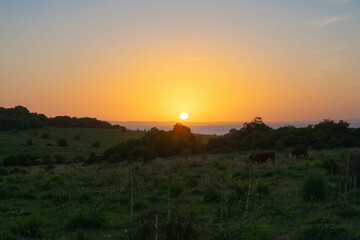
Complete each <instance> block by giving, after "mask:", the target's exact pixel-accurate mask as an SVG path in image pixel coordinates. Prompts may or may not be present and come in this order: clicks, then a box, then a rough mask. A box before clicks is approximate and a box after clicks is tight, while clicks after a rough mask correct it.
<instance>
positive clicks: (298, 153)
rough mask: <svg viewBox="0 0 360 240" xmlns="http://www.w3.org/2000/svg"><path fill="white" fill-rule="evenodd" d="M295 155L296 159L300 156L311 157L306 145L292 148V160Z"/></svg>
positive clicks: (290, 155) (290, 156)
mask: <svg viewBox="0 0 360 240" xmlns="http://www.w3.org/2000/svg"><path fill="white" fill-rule="evenodd" d="M294 156H295V158H296V159H297V158H298V157H304V158H308V157H309V155H308V153H307V150H306V148H304V147H299V148H294V150H292V152H291V153H290V154H289V158H290V160H291V159H293V157H294Z"/></svg>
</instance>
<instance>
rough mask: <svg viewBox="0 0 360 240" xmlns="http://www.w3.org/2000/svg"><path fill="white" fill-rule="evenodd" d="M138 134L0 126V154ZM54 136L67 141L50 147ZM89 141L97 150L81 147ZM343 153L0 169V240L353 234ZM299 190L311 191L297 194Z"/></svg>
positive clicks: (352, 197)
mask: <svg viewBox="0 0 360 240" xmlns="http://www.w3.org/2000/svg"><path fill="white" fill-rule="evenodd" d="M35 132H36V134H35ZM43 133H48V134H49V135H50V138H49V139H42V138H41V137H42V134H43ZM142 134H143V133H142V132H127V133H121V132H119V131H114V130H104V129H102V130H101V129H100V130H99V129H56V128H47V129H40V130H36V131H35V130H31V131H21V132H16V133H9V132H8V133H0V144H1V146H0V156H7V155H9V154H17V153H21V152H28V151H33V152H34V153H41V154H48V155H52V154H64V155H67V156H72V155H74V154H75V155H76V154H82V155H84V156H85V155H88V154H89V153H90V152H95V153H102V151H103V150H104V149H106V148H107V147H109V146H112V145H114V144H116V143H117V142H119V141H124V140H126V139H128V138H131V137H141V136H142ZM75 135H80V139H79V140H73V137H74V136H75ZM29 138H32V139H33V145H31V146H27V145H26V141H27V139H29ZM58 138H66V139H68V142H69V146H68V147H64V148H61V147H57V145H56V140H57V139H58ZM96 141H100V143H101V147H100V148H92V147H91V145H92V144H93V143H94V142H96ZM47 143H52V144H53V146H52V147H47V146H46V144H47ZM353 152H356V153H357V154H358V152H359V150H356V149H355V150H354V149H352V150H346V149H342V150H331V151H325V150H324V151H310V152H309V155H310V159H298V160H296V159H294V160H289V159H288V158H287V155H288V152H287V151H284V152H276V164H275V165H272V164H271V163H266V164H263V165H258V166H256V165H255V166H251V165H250V163H249V162H248V160H247V158H248V156H249V155H250V153H249V152H238V153H231V154H218V155H215V154H214V155H208V154H204V155H194V156H188V157H173V158H168V159H160V158H158V159H155V160H154V161H152V162H150V163H146V164H145V163H142V162H134V163H129V162H121V163H117V164H106V163H101V164H95V165H90V166H83V165H82V164H56V165H55V166H53V167H51V168H48V167H47V166H45V165H40V166H31V167H2V168H1V167H0V175H1V176H0V239H37V238H39V239H40V238H42V239H359V234H360V191H359V189H358V186H357V184H356V183H357V180H358V179H356V177H355V176H354V175H352V174H351V171H350V170H349V169H348V168H349V165H348V164H347V163H348V161H349V156H350V154H352V153H353ZM359 156H360V155H359ZM14 169H16V170H14ZM309 176H313V178H312V182H311V181H310V187H309V186H308V187H307V188H304V182H305V181H306V180H307V179H308V180H309ZM310 180H311V178H310ZM322 184H323V185H322ZM314 189H315V190H314ZM322 189H324V190H325V192H324V193H323V195H321V194H320V195H319V196H318V198H319V200H317V199H316V193H319V192H320V193H322ZM304 190H305V191H306V190H310V191H312V193H315V195H314V198H315V199H314V200H313V201H312V200H310V201H309V200H306V199H304ZM312 197H313V195H311V198H312Z"/></svg>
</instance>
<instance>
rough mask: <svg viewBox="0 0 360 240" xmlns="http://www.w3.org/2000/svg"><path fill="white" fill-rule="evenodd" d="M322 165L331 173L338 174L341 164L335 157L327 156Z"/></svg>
mask: <svg viewBox="0 0 360 240" xmlns="http://www.w3.org/2000/svg"><path fill="white" fill-rule="evenodd" d="M322 167H323V168H325V169H326V171H327V172H328V173H329V174H336V173H337V172H338V167H339V166H338V163H337V162H336V161H335V160H334V159H333V158H326V159H324V160H323V161H322Z"/></svg>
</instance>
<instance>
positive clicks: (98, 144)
mask: <svg viewBox="0 0 360 240" xmlns="http://www.w3.org/2000/svg"><path fill="white" fill-rule="evenodd" d="M91 146H92V147H94V148H98V147H100V142H99V141H97V142H94V143H93V145H91Z"/></svg>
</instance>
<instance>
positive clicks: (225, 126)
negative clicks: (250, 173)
mask: <svg viewBox="0 0 360 240" xmlns="http://www.w3.org/2000/svg"><path fill="white" fill-rule="evenodd" d="M345 121H347V122H349V123H350V127H352V128H359V127H360V119H352V120H345ZM109 122H110V123H111V124H119V125H121V126H125V127H126V128H127V129H130V130H150V129H151V128H152V127H156V128H158V129H161V130H166V131H168V130H171V129H172V128H173V126H174V125H175V124H176V122H153V121H149V122H146V121H138V122H137V121H129V122H119V121H109ZM319 122H320V121H298V122H273V123H271V122H270V123H266V122H265V123H266V124H267V125H268V126H270V127H272V128H275V129H276V128H279V127H284V126H288V125H292V126H295V127H307V126H308V125H314V124H317V123H319ZM336 122H337V121H336ZM181 123H182V124H184V125H186V126H188V127H190V129H191V132H193V133H201V134H211V135H213V134H216V135H223V134H226V133H228V132H229V130H230V129H232V128H235V129H240V128H241V127H242V126H243V122H206V123H201V122H181Z"/></svg>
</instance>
